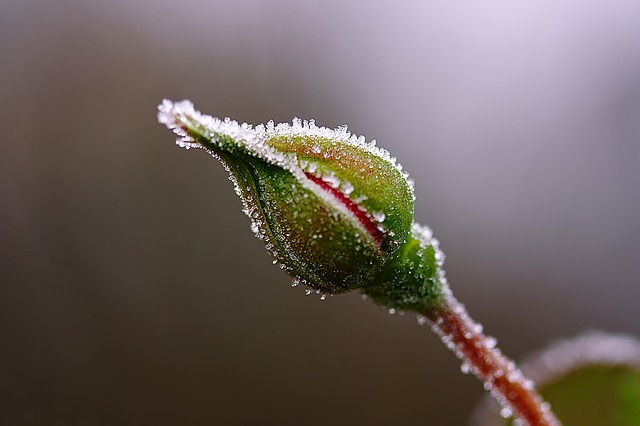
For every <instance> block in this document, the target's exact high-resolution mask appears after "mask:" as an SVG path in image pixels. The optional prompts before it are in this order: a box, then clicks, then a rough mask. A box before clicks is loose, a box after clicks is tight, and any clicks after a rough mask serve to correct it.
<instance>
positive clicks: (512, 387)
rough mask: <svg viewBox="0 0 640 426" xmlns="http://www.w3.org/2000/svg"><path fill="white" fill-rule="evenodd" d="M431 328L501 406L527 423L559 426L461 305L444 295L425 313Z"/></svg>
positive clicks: (506, 414)
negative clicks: (439, 302)
mask: <svg viewBox="0 0 640 426" xmlns="http://www.w3.org/2000/svg"><path fill="white" fill-rule="evenodd" d="M426 318H427V320H428V321H429V323H430V324H431V328H432V330H433V331H434V332H436V333H437V334H438V335H439V336H440V337H441V339H442V342H443V343H445V344H446V345H447V347H449V349H451V350H452V351H454V352H455V354H456V355H457V356H458V358H459V359H460V360H462V362H463V364H462V368H461V369H462V371H463V372H472V373H474V374H475V375H476V377H478V379H480V380H481V381H482V382H484V384H485V389H487V390H490V391H491V393H492V395H493V396H494V397H495V398H496V399H497V400H498V402H499V403H500V405H502V406H503V407H504V408H503V410H504V411H503V414H505V416H508V415H509V414H510V413H513V414H514V415H515V416H516V417H518V418H519V419H520V420H521V421H524V422H526V424H529V425H531V426H560V422H559V421H558V420H557V419H556V417H555V416H554V414H553V413H552V412H551V411H550V409H549V404H547V403H545V402H544V401H543V400H542V398H541V397H540V395H539V394H538V393H537V392H536V390H535V388H534V386H533V382H532V381H531V380H528V379H527V378H526V377H525V376H524V375H523V374H522V372H521V371H520V370H519V369H517V368H516V366H515V363H514V362H513V361H511V360H510V359H509V358H507V357H506V356H504V355H503V354H502V352H501V351H500V349H497V348H496V347H495V343H496V342H495V339H493V338H491V337H487V336H486V335H484V334H482V326H481V325H479V324H477V323H475V322H474V321H473V320H472V319H471V318H470V317H469V315H468V314H467V311H466V310H465V308H464V306H463V305H461V304H460V303H459V302H458V301H457V300H456V299H455V298H454V297H453V296H451V295H448V296H447V297H446V300H445V303H443V305H442V306H441V307H440V308H439V309H437V310H436V311H434V312H432V313H430V314H429V315H426Z"/></svg>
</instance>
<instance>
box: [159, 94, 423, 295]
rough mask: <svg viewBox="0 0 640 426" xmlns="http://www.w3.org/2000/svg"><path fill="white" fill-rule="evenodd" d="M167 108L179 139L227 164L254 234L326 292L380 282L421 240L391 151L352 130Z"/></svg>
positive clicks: (164, 116)
mask: <svg viewBox="0 0 640 426" xmlns="http://www.w3.org/2000/svg"><path fill="white" fill-rule="evenodd" d="M158 110H159V112H158V120H159V121H160V122H161V123H163V124H165V125H166V126H167V127H168V128H170V129H171V130H173V131H174V132H175V133H176V134H177V135H178V137H179V138H178V140H177V143H178V144H179V145H180V146H182V147H185V148H202V149H205V150H206V151H207V152H209V153H210V154H211V155H213V156H214V157H216V158H217V159H219V160H220V161H221V162H222V164H223V165H224V166H225V168H226V169H227V171H228V172H229V174H230V177H231V179H232V180H233V182H234V183H235V189H236V192H237V194H238V195H239V196H240V198H241V199H242V201H243V203H244V207H245V209H244V211H245V213H246V214H247V215H248V216H249V218H250V219H251V221H252V228H253V230H254V232H255V233H256V235H257V236H258V238H260V239H262V240H264V242H265V243H266V247H267V249H268V250H269V252H270V253H271V254H272V255H273V256H274V257H275V259H276V260H277V261H278V262H280V263H281V265H282V268H283V269H286V271H287V272H289V273H290V274H291V275H292V276H294V282H303V283H305V284H307V285H309V286H310V287H311V288H312V289H314V290H317V291H319V292H323V293H340V292H344V291H348V290H353V289H358V288H360V289H362V288H365V287H367V286H368V285H371V284H372V283H374V282H377V283H378V284H377V285H378V287H379V286H380V280H381V279H380V278H376V277H379V276H380V275H381V274H382V273H383V271H384V270H385V268H386V267H387V266H388V265H391V264H393V263H394V262H393V261H394V259H395V258H396V254H397V253H399V252H400V251H402V250H401V247H402V246H404V245H406V243H407V242H408V241H413V240H414V239H413V238H410V233H411V229H412V222H413V201H414V197H413V187H412V182H411V181H410V180H409V179H408V177H407V175H406V174H405V173H403V172H402V168H401V167H400V166H399V165H397V164H396V162H395V159H394V158H392V157H391V156H390V155H389V153H388V152H387V151H385V150H383V149H380V148H378V147H376V146H375V142H369V143H366V142H365V140H364V138H363V137H356V136H353V135H351V134H350V133H349V132H348V131H347V129H346V127H343V128H338V129H336V130H331V129H327V128H324V127H317V126H316V125H315V124H314V122H313V121H304V122H302V121H300V120H298V119H294V121H293V124H291V125H290V124H278V125H274V124H273V122H270V123H268V124H267V125H266V126H264V125H259V126H256V127H253V126H251V125H248V124H239V123H237V122H236V121H231V120H229V119H226V120H219V119H217V118H213V117H209V116H206V115H202V114H200V113H199V112H197V111H195V110H194V108H193V105H192V104H191V103H190V102H188V101H182V102H178V103H172V102H170V101H167V100H165V101H164V102H163V103H162V104H161V105H160V106H159V107H158ZM434 273H435V272H434ZM383 281H384V280H383Z"/></svg>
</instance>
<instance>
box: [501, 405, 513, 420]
mask: <svg viewBox="0 0 640 426" xmlns="http://www.w3.org/2000/svg"><path fill="white" fill-rule="evenodd" d="M512 415H513V411H511V408H509V407H504V408H502V410H500V416H501V417H502V418H503V419H508V418H509V417H511V416H512Z"/></svg>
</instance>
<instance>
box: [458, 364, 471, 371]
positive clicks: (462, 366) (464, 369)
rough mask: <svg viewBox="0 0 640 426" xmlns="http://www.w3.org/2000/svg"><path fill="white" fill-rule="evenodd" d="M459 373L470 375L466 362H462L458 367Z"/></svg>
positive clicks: (469, 367) (469, 368)
mask: <svg viewBox="0 0 640 426" xmlns="http://www.w3.org/2000/svg"><path fill="white" fill-rule="evenodd" d="M460 371H461V372H462V374H469V373H471V366H470V365H469V364H467V363H466V362H463V363H462V364H461V365H460Z"/></svg>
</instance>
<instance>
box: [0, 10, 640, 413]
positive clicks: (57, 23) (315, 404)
mask: <svg viewBox="0 0 640 426" xmlns="http://www.w3.org/2000/svg"><path fill="white" fill-rule="evenodd" d="M165 97H166V98H170V99H175V100H179V99H184V98H188V99H191V100H193V101H194V103H195V104H196V107H197V108H199V109H201V110H202V111H204V112H206V113H209V114H212V115H216V116H221V117H224V116H230V117H233V118H236V119H238V120H240V121H247V122H250V123H259V122H264V121H267V120H269V119H274V120H276V121H288V120H291V118H292V117H294V116H299V117H302V118H315V119H316V120H317V122H318V124H320V125H325V126H329V127H335V126H338V125H342V124H348V125H349V126H350V129H351V130H352V131H353V132H355V133H358V134H364V135H366V136H367V137H368V138H375V139H377V140H378V143H379V144H380V145H381V146H383V147H385V148H388V149H389V150H390V151H391V152H392V153H393V155H395V156H397V157H398V159H399V160H400V162H401V163H402V164H403V166H404V167H405V169H406V170H408V171H409V173H410V174H411V176H412V177H413V179H414V180H415V181H416V196H417V202H416V220H417V221H418V222H421V223H424V224H428V225H429V226H431V227H432V228H433V229H434V230H435V234H436V236H437V237H438V238H439V239H440V240H441V242H442V248H443V249H444V251H445V252H446V253H447V256H448V258H447V263H446V265H445V267H446V270H447V274H448V277H449V279H450V282H451V283H452V286H453V289H454V292H455V294H456V295H457V296H458V298H459V299H460V300H461V301H463V302H464V303H465V304H466V305H467V308H468V309H469V310H470V312H471V314H472V316H474V317H475V318H476V319H477V320H479V321H481V322H483V323H484V325H485V330H486V331H487V332H488V333H490V334H492V335H494V336H496V337H497V338H498V341H499V344H500V346H501V348H502V349H503V350H504V351H505V352H506V353H507V354H509V355H511V356H513V357H516V358H518V359H520V358H522V357H523V356H524V355H526V354H527V353H530V352H531V351H535V350H538V349H540V348H541V347H543V346H545V345H546V344H548V343H550V342H551V341H553V340H555V339H559V338H561V337H564V336H571V335H574V334H576V333H578V332H580V331H582V330H584V329H590V328H591V329H592V328H597V329H602V330H609V331H615V332H624V333H630V334H635V335H640V310H639V309H638V306H637V305H638V301H639V300H640V288H639V286H638V284H639V282H640V222H639V218H640V189H639V188H640V3H638V2H636V1H632V0H629V1H623V0H620V1H617V0H616V1H584V0H582V1H578V0H575V1H560V2H558V1H552V0H543V1H537V2H509V1H499V0H495V1H489V2H462V3H458V2H421V1H402V0H399V1H398V0H397V1H393V2H392V1H379V2H368V1H365V0H358V1H337V0H322V1H320V0H317V1H295V0H274V1H260V0H252V1H215V0H214V1H197V0H182V1H180V2H169V1H150V0H111V1H108V2H107V1H103V2H98V1H86V0H85V1H80V0H56V1H50V0H0V99H1V100H2V102H1V104H0V197H1V199H2V204H1V207H0V424H3V425H5V424H6V425H114V424H118V425H143V424H155V425H178V424H180V425H213V424H215V425H246V424H280V425H299V424H307V425H326V424H335V425H359V424H367V425H388V424H409V423H414V424H430V425H463V424H466V422H467V419H468V417H469V414H470V412H471V410H472V407H473V405H474V404H475V403H476V402H477V401H478V400H479V399H480V398H481V397H482V395H483V390H482V386H481V385H480V383H479V382H477V381H476V380H475V379H474V378H472V377H469V376H463V375H462V374H460V373H459V363H458V362H457V361H456V360H455V359H454V357H453V356H452V355H451V354H450V353H449V352H448V351H447V350H446V349H445V348H444V346H443V345H442V344H441V343H440V342H439V341H438V339H437V338H436V337H435V336H434V335H432V334H431V332H430V330H429V329H428V328H427V327H420V326H418V325H416V321H415V318H414V317H413V316H409V315H407V316H397V315H396V316H390V315H389V314H388V313H386V312H384V311H382V310H381V309H379V308H377V307H376V306H374V305H372V304H371V303H369V302H363V301H362V300H361V299H360V296H359V295H358V294H349V295H343V296H339V297H332V298H328V299H327V300H326V301H321V300H320V299H319V297H318V296H315V295H314V296H309V297H305V295H304V289H303V288H295V289H292V288H290V286H289V283H290V280H289V278H288V277H287V276H286V274H285V273H284V272H282V271H281V270H279V269H278V268H276V267H274V266H273V265H272V264H271V261H270V257H269V256H268V254H267V252H266V251H265V250H264V248H263V247H262V244H261V243H260V242H259V241H257V240H255V239H254V237H253V235H252V233H251V231H250V229H249V220H248V219H247V218H246V217H245V216H244V214H242V212H241V203H240V201H239V200H238V199H237V198H236V196H235V194H234V192H233V188H232V185H231V184H230V183H229V182H228V181H227V177H226V174H225V172H224V171H223V169H222V167H221V166H220V164H218V163H217V162H216V161H214V160H213V159H211V158H210V157H208V156H207V155H206V154H205V153H204V152H201V151H195V152H194V151H189V152H186V151H183V150H181V149H179V148H178V147H176V146H175V145H174V144H173V140H174V138H173V136H172V135H171V134H170V133H169V132H168V131H167V130H166V129H164V128H163V127H161V126H160V125H158V124H157V122H156V115H155V114H156V106H157V104H158V103H159V102H160V101H161V100H162V99H163V98H165Z"/></svg>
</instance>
